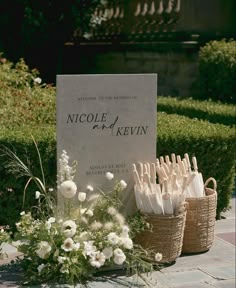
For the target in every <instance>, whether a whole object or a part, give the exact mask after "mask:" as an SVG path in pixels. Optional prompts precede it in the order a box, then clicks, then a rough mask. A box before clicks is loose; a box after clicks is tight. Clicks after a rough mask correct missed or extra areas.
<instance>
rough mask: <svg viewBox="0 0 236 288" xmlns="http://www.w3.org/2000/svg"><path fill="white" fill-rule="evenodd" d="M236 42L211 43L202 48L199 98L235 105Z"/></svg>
mask: <svg viewBox="0 0 236 288" xmlns="http://www.w3.org/2000/svg"><path fill="white" fill-rule="evenodd" d="M235 47H236V41H234V40H233V39H232V40H229V41H226V40H225V39H223V40H221V41H210V42H208V43H207V44H206V45H205V46H203V47H201V48H200V52H199V77H198V88H199V89H197V92H198V93H197V94H198V95H197V96H198V97H200V98H203V99H208V98H211V99H213V100H220V101H223V102H228V103H235V102H236V98H235V91H236V82H235V74H236V53H235V50H236V48H235Z"/></svg>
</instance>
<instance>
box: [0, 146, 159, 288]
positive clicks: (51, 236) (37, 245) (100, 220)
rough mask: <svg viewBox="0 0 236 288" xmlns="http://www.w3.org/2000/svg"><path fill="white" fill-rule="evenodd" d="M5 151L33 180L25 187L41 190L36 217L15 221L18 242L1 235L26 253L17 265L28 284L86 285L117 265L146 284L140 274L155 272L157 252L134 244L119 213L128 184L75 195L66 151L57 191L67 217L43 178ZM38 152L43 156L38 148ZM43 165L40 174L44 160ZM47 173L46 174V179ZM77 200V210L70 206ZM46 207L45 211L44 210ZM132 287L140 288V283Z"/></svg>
mask: <svg viewBox="0 0 236 288" xmlns="http://www.w3.org/2000/svg"><path fill="white" fill-rule="evenodd" d="M35 145H36V142H35ZM7 151H8V153H9V155H10V156H11V157H12V160H16V162H14V161H13V163H14V165H15V166H14V165H13V166H14V167H17V168H18V169H21V172H22V175H28V177H29V179H31V180H28V182H27V184H28V185H29V183H30V182H29V181H36V183H37V184H38V187H39V189H40V188H41V189H40V191H36V193H35V197H36V199H37V201H38V205H37V207H36V208H37V209H38V212H39V213H38V214H37V216H38V217H37V218H34V216H33V214H31V213H30V212H27V211H26V212H24V211H23V212H21V214H20V216H21V217H20V220H19V222H18V223H16V228H17V232H16V233H15V234H14V237H13V240H14V241H12V240H11V237H10V234H9V233H6V232H5V231H2V232H1V233H0V240H1V241H7V242H9V243H12V244H13V245H14V246H16V247H17V249H18V251H19V252H21V253H23V258H22V259H19V260H18V261H20V264H21V266H22V267H23V269H24V272H25V277H26V279H27V284H39V283H54V284H55V283H61V284H73V285H75V284H77V283H80V284H84V285H86V283H87V282H88V281H89V280H91V279H96V277H97V274H98V273H99V272H102V271H104V270H107V269H108V270H109V269H113V268H114V267H119V269H123V270H125V271H126V272H127V275H130V274H132V275H133V273H135V274H136V275H137V276H138V277H139V278H140V279H142V280H145V278H144V275H143V274H142V273H150V272H152V271H153V267H152V260H153V259H154V258H155V255H154V253H153V252H152V251H147V250H145V249H143V248H142V247H140V246H139V245H136V244H134V242H133V240H132V239H133V237H134V236H135V229H134V231H131V230H132V229H133V227H134V225H131V226H130V227H129V225H128V223H127V220H126V218H125V217H124V216H123V215H122V214H121V213H120V208H121V207H122V202H121V200H120V199H121V194H122V191H123V190H124V189H125V188H126V186H127V185H126V183H125V181H124V180H121V181H116V182H115V185H114V188H113V189H112V190H111V191H109V192H104V191H102V190H100V189H97V191H94V188H93V187H89V189H87V192H88V193H89V194H90V197H87V193H86V192H81V191H77V186H76V184H75V183H74V182H73V177H74V174H75V172H76V171H75V165H73V166H70V165H69V161H68V160H69V157H68V155H67V153H66V151H63V152H62V158H61V159H60V160H59V163H60V168H59V175H58V183H57V184H58V191H57V192H58V194H59V195H60V197H62V199H63V200H64V201H65V203H66V209H64V211H63V213H57V211H58V208H57V207H56V204H55V203H54V202H52V201H51V200H50V198H49V197H50V196H49V197H48V193H49V190H47V189H46V185H45V184H46V183H45V180H42V181H41V180H39V181H38V180H37V179H39V178H38V177H35V176H34V175H33V173H32V172H31V170H30V169H28V168H27V166H26V165H25V164H24V162H23V161H21V160H20V158H19V157H18V156H16V155H15V154H14V153H12V152H9V151H10V150H7ZM37 152H38V155H39V157H40V154H39V150H37ZM16 163H17V164H18V166H17V165H16ZM74 163H75V162H74ZM39 165H40V167H41V170H42V161H41V158H40V160H39ZM10 167H12V165H10ZM60 174H62V175H60ZM43 175H44V174H43V172H42V173H41V176H42V178H43V179H44V176H43ZM108 176H109V177H107V179H108V181H112V180H113V178H114V175H113V174H112V173H110V172H109V173H108ZM28 185H27V186H26V188H25V191H26V189H27V187H28ZM48 199H49V200H48ZM77 199H78V203H79V204H78V205H77V206H75V205H69V204H70V203H71V201H75V200H77ZM51 206H52V207H51ZM45 208H46V209H47V210H46V211H47V213H45V212H44V209H45ZM142 221H143V219H141V216H139V217H137V216H135V220H134V221H133V222H132V221H131V222H130V223H133V224H134V223H136V224H137V227H142V225H143V222H142ZM139 222H140V223H141V224H140V223H139ZM131 227H132V228H131ZM156 259H157V258H156ZM158 259H160V257H159V258H158ZM118 281H119V280H118ZM126 284H127V283H126ZM136 284H137V285H136ZM146 284H147V282H146ZM132 285H133V286H140V284H138V283H132Z"/></svg>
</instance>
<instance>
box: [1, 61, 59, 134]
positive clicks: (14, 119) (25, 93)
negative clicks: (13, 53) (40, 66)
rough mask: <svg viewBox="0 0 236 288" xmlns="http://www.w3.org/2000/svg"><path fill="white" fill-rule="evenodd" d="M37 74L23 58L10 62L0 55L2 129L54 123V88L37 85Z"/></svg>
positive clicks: (38, 79)
mask: <svg viewBox="0 0 236 288" xmlns="http://www.w3.org/2000/svg"><path fill="white" fill-rule="evenodd" d="M38 75H39V73H38V71H37V70H35V69H34V70H30V69H29V68H28V66H27V65H26V64H25V62H24V60H23V59H21V60H20V61H19V62H18V63H17V64H16V65H13V64H12V63H11V62H9V61H7V60H6V59H5V58H1V55H0V117H1V122H0V128H1V129H3V128H10V129H11V127H15V128H16V127H22V126H24V125H28V123H30V126H31V127H32V126H38V125H54V124H55V87H52V86H50V85H46V84H44V83H43V84H38V83H37V81H39V82H40V80H41V78H39V77H38ZM0 133H2V131H1V132H0Z"/></svg>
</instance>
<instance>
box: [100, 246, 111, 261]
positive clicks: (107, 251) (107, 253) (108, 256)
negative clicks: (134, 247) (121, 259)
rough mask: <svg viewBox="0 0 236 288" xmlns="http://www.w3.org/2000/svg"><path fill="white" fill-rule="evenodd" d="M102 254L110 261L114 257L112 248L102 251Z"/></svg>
mask: <svg viewBox="0 0 236 288" xmlns="http://www.w3.org/2000/svg"><path fill="white" fill-rule="evenodd" d="M102 253H103V254H104V255H105V257H106V259H110V258H111V257H112V255H113V250H112V247H106V248H104V249H103V250H102Z"/></svg>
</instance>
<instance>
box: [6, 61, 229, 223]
mask: <svg viewBox="0 0 236 288" xmlns="http://www.w3.org/2000/svg"><path fill="white" fill-rule="evenodd" d="M37 75H38V74H37V73H36V72H35V71H30V70H29V69H28V67H27V66H26V65H25V64H24V62H23V61H21V62H20V63H19V64H18V65H16V66H13V65H12V64H11V63H9V62H7V61H6V60H4V59H1V57H0V104H1V105H0V115H1V123H0V146H2V145H4V146H7V147H8V148H10V149H13V150H14V151H15V152H16V153H17V155H19V156H20V157H21V158H23V159H25V161H26V162H27V163H29V166H30V167H31V169H32V171H33V173H34V175H35V176H40V175H41V174H40V168H39V162H38V156H37V153H36V149H35V147H34V144H33V141H32V139H31V135H33V136H34V138H35V140H36V142H37V143H38V147H39V150H40V152H41V156H42V160H43V167H44V170H45V176H46V182H47V183H48V185H49V187H53V185H55V181H56V135H55V134H56V129H55V121H56V117H55V112H56V111H55V98H56V97H55V87H50V86H48V85H46V84H37V83H35V81H34V80H35V78H37V77H36V76H37ZM161 101H169V100H168V99H167V100H165V99H164V98H162V97H160V98H158V102H159V104H158V105H160V102H161ZM176 101H177V100H176ZM184 103H188V102H184ZM193 103H194V104H193V105H191V101H190V100H189V105H190V106H194V105H195V104H196V103H197V102H193ZM40 104H41V105H40ZM204 105H205V104H203V106H202V108H201V109H202V110H204V109H203V107H204ZM212 105H213V106H214V105H217V104H213V103H212ZM195 106H196V105H195ZM199 107H200V102H199ZM219 107H221V106H214V109H211V110H214V111H215V114H217V113H218V112H217V110H218V108H219ZM222 107H224V109H223V108H222V109H223V110H220V109H219V111H220V112H219V113H218V114H224V115H228V114H230V115H231V108H229V112H227V111H228V109H227V107H230V106H222ZM199 110H200V109H199ZM158 111H159V110H158ZM13 114H14V115H13ZM218 114H217V115H218ZM29 115H30V117H29ZM208 115H209V114H208ZM214 117H216V116H214ZM217 117H218V116H217ZM195 118H196V117H195ZM234 143H235V130H234V128H231V127H229V126H225V125H220V124H212V123H209V122H207V121H202V120H197V119H190V118H188V117H184V116H179V115H176V114H173V115H168V114H166V113H163V112H159V113H158V123H157V156H158V157H159V156H161V155H167V154H171V153H176V154H180V155H181V156H183V154H184V153H186V152H187V153H189V155H190V156H193V155H196V157H197V159H198V163H199V170H200V171H202V173H203V175H204V180H206V179H207V178H208V177H210V176H212V177H214V178H215V179H216V180H217V182H218V194H219V198H218V216H219V215H220V212H221V211H222V210H224V209H225V208H227V207H228V205H229V200H230V197H231V194H232V191H233V179H234V165H235V158H234ZM6 161H7V159H6V158H5V157H0V211H1V213H0V225H6V224H9V225H11V226H12V225H14V223H15V222H16V221H17V220H18V217H19V213H20V211H21V210H22V199H23V189H24V186H25V184H26V181H27V179H25V178H20V179H16V177H15V176H14V175H12V174H10V173H9V172H8V171H7V170H6V169H5V168H4V163H5V162H6ZM35 190H36V187H34V185H33V184H32V185H30V187H29V190H27V195H26V207H25V209H27V207H31V205H32V204H34V203H35Z"/></svg>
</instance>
